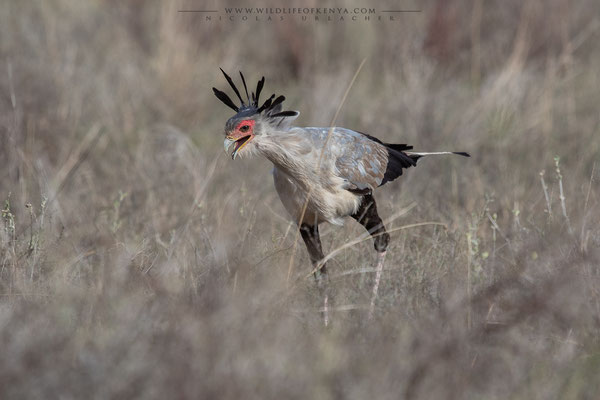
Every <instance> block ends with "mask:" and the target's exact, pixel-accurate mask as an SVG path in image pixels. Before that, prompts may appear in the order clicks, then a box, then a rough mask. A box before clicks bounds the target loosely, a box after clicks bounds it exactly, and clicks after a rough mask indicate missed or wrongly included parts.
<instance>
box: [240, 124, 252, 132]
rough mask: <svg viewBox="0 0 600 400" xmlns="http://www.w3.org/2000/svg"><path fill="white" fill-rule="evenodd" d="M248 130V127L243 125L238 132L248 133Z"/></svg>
mask: <svg viewBox="0 0 600 400" xmlns="http://www.w3.org/2000/svg"><path fill="white" fill-rule="evenodd" d="M248 129H250V126H248V125H244V126H242V127H241V128H240V132H248Z"/></svg>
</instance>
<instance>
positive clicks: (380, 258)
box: [368, 251, 386, 319]
mask: <svg viewBox="0 0 600 400" xmlns="http://www.w3.org/2000/svg"><path fill="white" fill-rule="evenodd" d="M385 253H386V252H385V251H384V252H381V253H378V254H377V265H376V266H375V271H376V272H375V284H374V285H373V294H372V295H371V306H370V307H369V317H368V318H369V319H371V318H373V312H374V311H375V301H376V300H377V291H378V290H379V282H380V281H381V273H382V272H383V263H384V261H385Z"/></svg>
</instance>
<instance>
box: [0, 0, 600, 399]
mask: <svg viewBox="0 0 600 400" xmlns="http://www.w3.org/2000/svg"><path fill="white" fill-rule="evenodd" d="M169 3H170V5H168V3H167V2H158V1H154V2H152V3H151V4H150V3H148V2H144V7H143V8H142V6H141V2H139V1H131V2H127V3H123V2H119V1H96V2H76V1H68V0H56V1H52V2H41V1H39V2H28V3H27V4H25V3H23V2H10V3H9V4H6V5H4V6H3V7H2V9H1V10H0V138H1V146H0V167H1V168H0V197H1V199H2V202H3V204H2V207H1V208H2V223H0V343H1V349H2V357H1V361H0V398H3V399H9V398H63V399H70V398H90V397H93V398H173V397H179V398H183V397H188V398H232V399H238V398H260V399H266V398H301V399H306V398H314V399H329V398H353V399H364V398H374V399H375V398H376V399H387V398H389V399H396V398H423V399H434V398H443V399H452V398H461V399H462V398H482V399H499V398H502V399H504V398H512V399H554V398H560V399H582V398H593V397H594V396H597V393H598V391H599V390H600V387H599V383H598V382H599V381H598V379H597V377H598V376H599V375H600V341H599V340H598V338H599V334H600V332H599V328H600V318H599V317H600V270H599V268H600V251H599V250H598V248H599V245H600V230H599V229H598V226H599V225H598V224H599V223H600V218H599V217H600V215H599V213H598V211H597V210H598V201H599V195H600V189H599V186H598V176H599V175H600V171H599V169H600V165H599V164H600V140H598V137H599V133H600V132H599V126H600V114H599V113H598V104H599V103H600V76H599V71H600V68H599V66H600V51H599V48H598V46H597V45H596V43H597V41H598V35H599V34H600V22H599V20H598V18H597V15H598V11H599V10H600V8H599V7H598V5H597V4H596V3H595V2H593V1H591V0H589V1H586V0H583V1H579V2H576V3H573V2H567V1H566V0H564V1H563V0H552V1H550V2H543V3H542V2H540V1H536V0H532V1H527V2H524V5H522V2H520V1H516V0H515V1H507V2H498V3H499V4H497V5H489V4H487V3H486V4H483V2H481V1H476V2H475V5H474V6H473V5H472V4H466V3H464V4H463V3H462V2H457V1H447V2H445V3H444V2H441V3H444V4H446V5H445V6H440V5H437V4H436V3H435V2H431V3H426V4H424V5H423V12H422V13H420V14H416V15H415V14H411V15H406V16H403V17H401V18H403V19H402V20H401V21H396V22H394V23H349V22H347V23H313V22H311V23H300V22H298V23H285V24H283V23H278V22H273V23H254V22H248V23H226V22H222V23H212V24H208V23H204V22H200V21H199V18H200V17H199V16H194V15H182V14H181V13H177V12H176V11H177V9H179V8H180V7H182V5H181V4H176V3H175V2H172V3H171V2H169ZM338 3H340V5H341V4H344V2H338ZM188 5H189V4H188ZM374 6H375V7H377V8H378V9H382V8H384V7H383V6H381V7H380V6H379V5H377V4H375V5H374ZM363 58H367V61H366V63H365V65H364V68H363V70H362V71H361V73H360V75H359V77H358V79H357V80H356V83H355V85H354V86H353V88H352V90H351V92H350V94H349V96H348V99H347V101H346V103H345V105H344V107H343V109H342V111H341V113H340V116H339V120H338V124H339V125H342V126H347V127H349V128H354V129H357V130H361V131H365V132H369V133H370V134H373V135H376V136H378V137H380V138H382V139H384V140H386V141H390V142H401V143H402V142H407V143H410V144H413V145H415V147H416V148H418V149H423V150H438V149H448V148H449V149H452V150H462V151H469V152H471V154H473V158H471V159H468V160H464V159H458V158H457V159H452V158H446V159H441V158H440V159H436V160H433V159H431V160H423V162H422V163H420V166H419V168H417V169H415V170H411V171H409V172H408V173H407V174H406V175H405V176H404V177H403V178H402V179H401V181H400V182H398V183H396V182H395V183H394V184H392V185H388V186H386V187H384V188H382V189H381V190H380V191H379V192H378V193H376V197H377V199H378V202H379V208H380V211H381V213H382V214H383V216H387V217H389V216H392V215H394V214H395V213H397V212H399V211H401V210H403V209H405V208H406V207H408V206H410V205H411V204H412V203H413V202H416V204H417V205H416V206H415V207H414V208H411V209H410V211H409V212H408V213H406V214H405V215H402V216H401V217H399V218H398V219H396V220H394V221H393V222H391V223H390V224H389V226H388V227H389V229H390V230H393V229H396V231H395V232H394V233H393V234H392V244H391V248H390V251H388V258H387V265H386V270H385V271H384V275H383V280H382V282H381V286H380V288H379V294H380V296H379V299H378V303H377V307H376V310H375V317H374V318H373V320H372V321H367V320H366V310H365V309H366V308H368V304H369V296H370V293H371V291H370V289H371V287H372V281H373V277H374V276H373V275H374V274H373V270H372V264H373V262H374V260H375V252H374V250H373V249H372V244H371V242H370V241H363V242H360V243H357V244H356V245H354V246H351V247H347V248H344V249H342V250H341V251H339V252H338V253H337V254H336V255H335V257H334V258H333V260H332V261H330V270H331V273H332V285H333V288H334V290H335V295H336V296H335V304H333V307H334V308H335V309H336V311H335V312H334V313H333V317H332V319H333V324H332V326H331V327H330V328H328V329H325V328H324V327H323V326H322V324H321V320H320V316H319V313H318V312H317V309H318V307H319V299H318V293H317V291H316V289H315V287H314V282H313V280H312V278H310V277H308V278H307V274H308V272H309V271H310V266H309V261H308V257H307V255H306V252H305V250H304V249H303V248H300V249H299V251H298V252H297V253H296V254H297V255H296V257H297V258H296V260H295V263H294V268H293V269H292V273H291V277H290V280H289V281H288V279H287V278H288V266H289V258H290V255H291V254H292V251H293V250H292V247H293V242H294V235H295V231H294V228H293V227H290V224H289V222H288V220H287V218H286V217H285V212H284V210H283V207H282V206H281V205H280V204H279V200H278V199H277V198H276V194H275V191H274V189H273V187H272V182H271V177H270V174H269V173H268V171H269V168H270V167H269V165H268V163H267V162H266V161H264V160H246V159H244V160H239V161H235V162H232V161H231V160H229V159H227V158H226V157H225V156H224V154H223V153H222V150H221V141H222V134H221V132H222V127H223V124H224V122H225V120H226V118H228V116H229V115H230V114H229V112H228V111H227V109H226V108H225V107H223V106H222V105H221V104H220V103H219V102H218V101H217V100H216V99H215V98H214V96H212V93H211V90H210V88H211V87H212V86H213V85H218V86H220V87H222V86H223V85H224V82H223V79H222V77H221V76H219V74H220V73H219V71H218V67H219V66H222V67H224V68H225V69H226V70H230V71H236V70H237V69H243V70H244V72H245V73H246V75H247V76H251V77H252V80H255V79H257V78H258V77H259V75H261V74H264V75H265V76H266V77H267V90H268V91H277V92H281V93H285V95H286V96H287V98H288V101H287V104H288V106H289V107H292V108H294V109H299V110H301V111H302V116H301V118H300V120H299V122H300V123H301V124H306V125H326V124H327V123H328V122H329V121H330V120H331V118H332V116H333V114H334V113H335V110H336V107H337V105H338V104H339V101H340V99H341V97H342V95H343V92H344V90H345V88H346V86H347V84H348V82H349V80H350V79H351V77H352V74H353V73H354V71H355V70H356V68H357V67H358V65H359V63H360V62H361V60H362V59H363ZM555 157H557V158H556V161H555ZM384 218H385V217H384ZM423 222H437V223H440V224H443V225H445V226H446V228H445V227H444V226H442V225H435V224H421V223H423ZM323 232H324V235H323V240H324V245H325V247H326V249H328V251H333V250H334V249H336V248H339V247H340V246H343V245H344V244H345V243H348V242H350V241H352V240H354V239H356V238H357V237H359V236H360V235H361V234H362V233H363V232H362V228H361V227H360V226H358V225H357V224H355V223H353V222H351V221H349V222H348V223H347V225H346V226H345V227H344V228H333V227H325V228H324V230H323Z"/></svg>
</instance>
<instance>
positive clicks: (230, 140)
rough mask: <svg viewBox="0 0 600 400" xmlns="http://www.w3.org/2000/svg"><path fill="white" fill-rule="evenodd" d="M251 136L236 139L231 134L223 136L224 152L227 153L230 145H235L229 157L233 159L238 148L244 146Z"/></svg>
mask: <svg viewBox="0 0 600 400" xmlns="http://www.w3.org/2000/svg"><path fill="white" fill-rule="evenodd" d="M252 136H253V135H247V136H243V137H241V138H237V139H235V138H233V137H231V136H227V137H225V141H224V142H223V146H224V148H225V153H229V149H230V148H231V146H232V145H235V148H234V149H233V151H232V152H231V159H232V160H235V157H237V154H238V152H239V151H240V149H241V148H242V147H244V146H245V145H246V144H247V143H248V142H249V141H250V139H252Z"/></svg>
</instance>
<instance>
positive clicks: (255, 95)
mask: <svg viewBox="0 0 600 400" xmlns="http://www.w3.org/2000/svg"><path fill="white" fill-rule="evenodd" d="M221 72H222V73H223V76H225V79H226V80H227V82H228V83H229V86H231V88H232V89H233V91H234V92H235V94H236V95H237V97H238V99H240V105H239V106H237V105H235V103H234V102H233V100H231V98H230V97H229V96H228V95H227V94H226V93H225V92H222V91H220V90H219V89H217V88H213V92H214V93H215V96H217V98H218V99H219V100H221V101H222V102H223V104H225V105H226V106H227V107H229V108H231V109H232V110H234V111H236V112H238V113H242V112H243V113H244V116H248V115H252V114H254V113H256V114H260V113H262V112H265V116H266V117H267V118H277V117H281V118H284V117H295V116H298V115H299V113H298V112H297V111H281V109H282V103H283V102H284V101H285V96H277V97H275V94H272V95H271V97H269V98H268V99H267V100H265V102H264V103H263V104H262V106H260V107H259V105H258V104H259V103H258V102H259V101H260V94H261V92H262V90H263V87H264V85H265V77H264V76H263V77H262V78H260V79H259V80H258V83H257V84H256V92H252V94H251V95H250V94H249V93H248V85H247V84H246V78H245V77H244V74H242V71H239V72H240V78H241V79H242V84H243V85H244V92H245V93H246V97H247V103H246V102H244V100H243V99H242V96H241V94H240V91H239V90H238V88H237V87H236V86H235V83H234V82H233V79H231V77H230V76H229V75H227V73H225V71H223V68H221Z"/></svg>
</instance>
